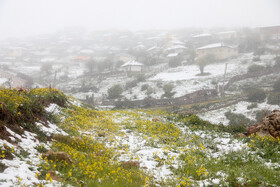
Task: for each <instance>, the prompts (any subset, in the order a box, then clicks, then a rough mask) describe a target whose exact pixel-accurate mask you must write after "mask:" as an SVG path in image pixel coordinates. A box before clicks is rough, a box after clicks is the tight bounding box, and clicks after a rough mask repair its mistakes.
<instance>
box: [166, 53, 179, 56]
mask: <svg viewBox="0 0 280 187" xmlns="http://www.w3.org/2000/svg"><path fill="white" fill-rule="evenodd" d="M174 56H178V53H170V54H168V55H167V57H174Z"/></svg>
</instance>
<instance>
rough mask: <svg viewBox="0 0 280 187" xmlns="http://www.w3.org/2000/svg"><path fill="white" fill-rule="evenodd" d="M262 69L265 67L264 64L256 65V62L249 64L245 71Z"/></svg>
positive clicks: (251, 71) (250, 71)
mask: <svg viewBox="0 0 280 187" xmlns="http://www.w3.org/2000/svg"><path fill="white" fill-rule="evenodd" d="M263 69H265V67H264V66H261V65H257V64H253V65H250V66H249V67H248V70H247V72H248V73H253V72H258V71H261V70H263Z"/></svg>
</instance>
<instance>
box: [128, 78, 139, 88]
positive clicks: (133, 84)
mask: <svg viewBox="0 0 280 187" xmlns="http://www.w3.org/2000/svg"><path fill="white" fill-rule="evenodd" d="M137 84H138V81H137V80H133V81H130V82H127V83H126V84H125V89H126V90H128V89H130V88H133V87H135V86H137Z"/></svg>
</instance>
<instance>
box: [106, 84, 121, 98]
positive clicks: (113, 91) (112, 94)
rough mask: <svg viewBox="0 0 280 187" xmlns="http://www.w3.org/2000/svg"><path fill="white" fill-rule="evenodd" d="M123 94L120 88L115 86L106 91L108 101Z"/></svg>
mask: <svg viewBox="0 0 280 187" xmlns="http://www.w3.org/2000/svg"><path fill="white" fill-rule="evenodd" d="M122 92H123V89H122V87H121V86H120V85H119V84H117V85H115V86H113V87H111V88H109V89H108V98H109V99H117V98H120V97H121V94H122Z"/></svg>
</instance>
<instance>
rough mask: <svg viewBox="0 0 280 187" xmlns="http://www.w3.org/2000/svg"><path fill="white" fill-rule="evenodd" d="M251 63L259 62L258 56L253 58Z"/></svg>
mask: <svg viewBox="0 0 280 187" xmlns="http://www.w3.org/2000/svg"><path fill="white" fill-rule="evenodd" d="M252 61H253V62H257V61H261V58H260V57H259V56H255V57H254V58H253V60H252Z"/></svg>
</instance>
